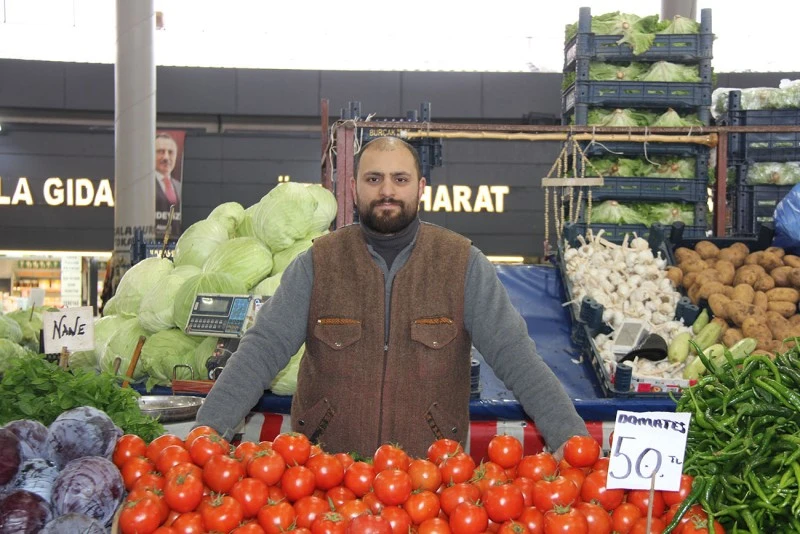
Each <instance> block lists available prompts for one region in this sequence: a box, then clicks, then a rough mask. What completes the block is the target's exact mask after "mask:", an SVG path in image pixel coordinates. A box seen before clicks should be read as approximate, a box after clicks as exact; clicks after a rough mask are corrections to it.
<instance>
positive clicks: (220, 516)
mask: <svg viewBox="0 0 800 534" xmlns="http://www.w3.org/2000/svg"><path fill="white" fill-rule="evenodd" d="M197 511H198V512H200V515H201V516H202V517H203V524H204V525H205V526H206V528H207V529H208V530H209V531H219V532H230V531H231V530H233V529H235V528H236V527H237V526H238V525H239V523H241V522H242V519H244V513H243V511H242V505H241V504H240V503H239V501H237V500H236V499H234V498H233V497H230V496H229V495H217V496H215V497H213V498H211V499H209V500H207V501H203V503H202V504H201V505H200V506H199V507H198V510H197ZM276 534H277V533H276Z"/></svg>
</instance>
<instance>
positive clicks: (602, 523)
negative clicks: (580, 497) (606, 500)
mask: <svg viewBox="0 0 800 534" xmlns="http://www.w3.org/2000/svg"><path fill="white" fill-rule="evenodd" d="M573 508H575V509H576V510H578V511H579V512H580V513H582V514H583V516H584V517H585V518H586V524H587V525H588V526H589V533H590V534H611V514H609V513H608V512H607V511H606V510H605V509H604V508H603V507H602V506H600V505H598V504H592V503H590V502H579V503H577V504H575V505H574V506H573Z"/></svg>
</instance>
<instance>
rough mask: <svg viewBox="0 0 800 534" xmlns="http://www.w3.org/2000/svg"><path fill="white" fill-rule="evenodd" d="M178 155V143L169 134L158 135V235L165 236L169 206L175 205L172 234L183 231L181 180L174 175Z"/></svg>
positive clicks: (174, 235) (175, 236)
mask: <svg viewBox="0 0 800 534" xmlns="http://www.w3.org/2000/svg"><path fill="white" fill-rule="evenodd" d="M177 157H178V143H176V142H175V139H173V138H172V137H171V136H170V135H169V134H166V133H160V134H158V135H156V235H157V236H158V237H163V236H164V233H165V232H166V229H167V221H168V220H169V208H170V206H175V212H174V213H175V214H174V216H173V218H172V225H171V228H170V236H172V237H174V238H177V237H178V236H179V235H180V232H181V182H180V180H177V179H175V178H173V177H172V171H174V170H175V164H176V162H177Z"/></svg>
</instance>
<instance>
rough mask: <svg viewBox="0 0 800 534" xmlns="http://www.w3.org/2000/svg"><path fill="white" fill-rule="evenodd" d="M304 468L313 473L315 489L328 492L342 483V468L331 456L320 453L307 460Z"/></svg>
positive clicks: (336, 459)
mask: <svg viewBox="0 0 800 534" xmlns="http://www.w3.org/2000/svg"><path fill="white" fill-rule="evenodd" d="M305 466H306V467H307V468H309V469H311V471H312V472H313V473H314V480H315V481H316V485H317V488H319V489H322V490H329V489H331V488H333V487H335V486H338V485H339V484H341V483H342V480H343V479H344V467H342V463H341V462H340V461H339V460H338V458H336V457H335V456H334V455H332V454H328V453H326V452H321V453H319V454H316V455H314V456H312V457H311V458H309V459H308V461H307V462H306V464H305Z"/></svg>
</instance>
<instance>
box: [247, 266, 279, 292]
mask: <svg viewBox="0 0 800 534" xmlns="http://www.w3.org/2000/svg"><path fill="white" fill-rule="evenodd" d="M281 276H283V272H280V273H278V274H274V275H272V276H270V277H268V278H264V279H263V280H262V281H260V282H259V283H258V285H257V286H256V287H254V288H253V289H251V290H250V294H251V295H260V296H263V297H271V296H272V295H274V294H275V291H276V290H277V289H278V286H279V285H280V283H281Z"/></svg>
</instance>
